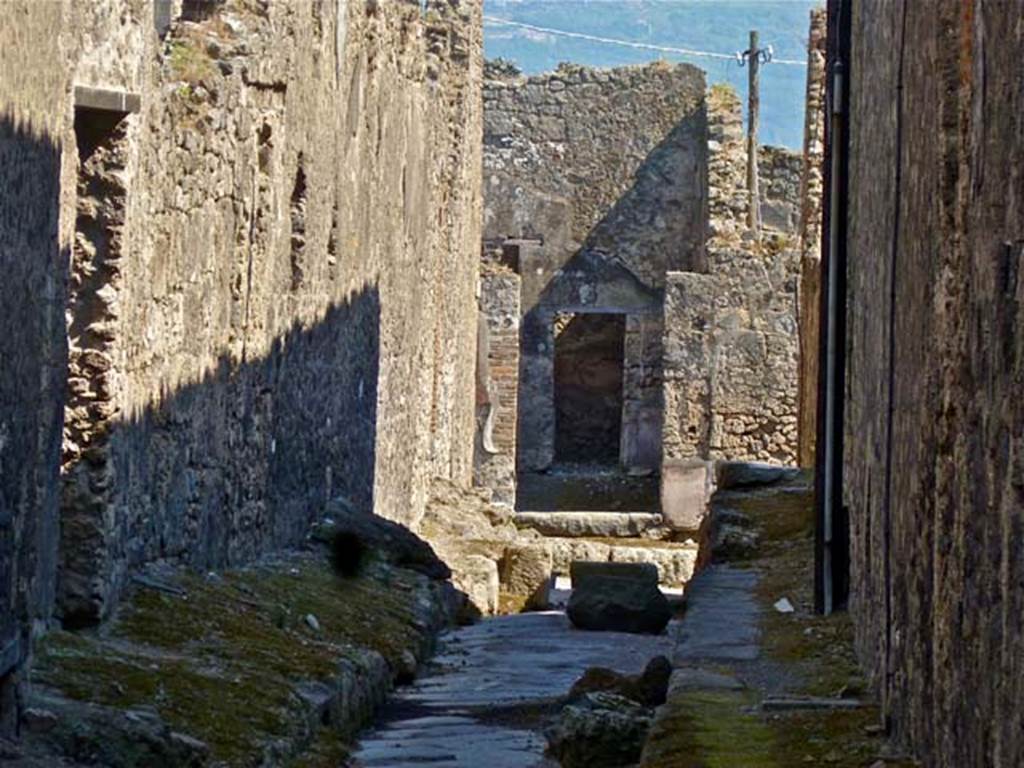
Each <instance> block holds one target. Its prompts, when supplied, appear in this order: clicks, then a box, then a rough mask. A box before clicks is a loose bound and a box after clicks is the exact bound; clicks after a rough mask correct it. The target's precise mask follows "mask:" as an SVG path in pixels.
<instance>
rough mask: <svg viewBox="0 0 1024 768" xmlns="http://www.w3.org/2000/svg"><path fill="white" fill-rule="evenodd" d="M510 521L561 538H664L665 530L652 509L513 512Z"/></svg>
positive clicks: (659, 518)
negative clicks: (650, 510) (514, 513)
mask: <svg viewBox="0 0 1024 768" xmlns="http://www.w3.org/2000/svg"><path fill="white" fill-rule="evenodd" d="M513 522H514V523H515V524H516V527H518V528H521V529H523V528H525V529H529V530H534V531H537V532H538V533H540V534H541V535H543V536H555V537H561V538H586V537H591V538H632V537H638V536H643V537H648V538H664V537H665V536H666V535H667V534H668V532H669V531H668V529H667V528H666V527H665V518H664V516H663V515H661V514H660V513H656V512H588V511H578V512H568V511H566V512H517V513H516V515H515V517H514V518H513Z"/></svg>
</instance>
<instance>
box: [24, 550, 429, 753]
mask: <svg viewBox="0 0 1024 768" xmlns="http://www.w3.org/2000/svg"><path fill="white" fill-rule="evenodd" d="M173 586H174V587H175V588H177V589H180V590H182V594H180V595H179V594H173V593H172V592H171V591H166V592H165V591H161V590H154V589H138V590H136V591H135V592H134V594H132V595H130V596H129V597H128V599H127V600H125V602H124V605H123V606H122V608H121V610H120V612H119V615H118V617H117V618H116V619H115V620H114V621H113V622H111V624H110V625H109V626H107V627H105V628H103V630H102V632H95V631H93V632H84V633H76V634H72V633H68V632H55V633H52V634H50V635H49V636H47V637H46V638H45V639H44V641H43V643H42V645H41V648H40V652H39V664H38V666H37V678H38V679H39V680H40V681H41V682H43V683H45V684H47V685H49V686H52V687H54V688H56V689H58V690H60V691H61V692H63V693H64V694H65V695H66V696H68V697H69V698H72V699H76V700H81V701H90V702H95V703H98V704H103V705H107V706H111V707H118V708H132V707H142V706H146V707H152V708H154V709H155V710H156V711H157V712H158V713H159V714H160V716H161V717H162V718H163V719H164V721H165V722H167V724H168V725H169V726H170V727H171V728H172V729H174V730H179V731H182V732H184V733H188V734H189V735H192V736H194V737H196V738H199V739H201V740H203V741H205V742H206V743H207V744H208V745H209V747H210V750H211V756H212V758H213V760H214V762H215V764H218V765H230V766H245V765H250V764H252V763H253V761H254V760H257V762H258V758H259V755H260V754H261V750H262V749H264V748H265V747H266V746H267V745H269V744H272V743H274V742H283V743H288V742H289V741H291V742H292V743H295V742H296V739H298V741H299V742H301V741H303V740H305V739H307V738H309V737H311V736H312V735H313V734H312V733H311V729H312V726H311V724H310V722H309V712H308V709H307V707H306V705H304V704H303V702H302V701H301V700H300V699H299V697H298V695H297V688H296V686H297V684H299V683H303V682H308V681H315V680H320V681H325V682H328V683H329V682H330V681H332V680H334V679H336V678H337V676H338V665H339V662H341V661H343V660H345V659H346V658H348V659H354V658H356V657H357V656H360V655H361V654H362V653H364V651H365V650H366V649H370V650H374V651H377V652H379V653H380V654H381V655H382V656H383V657H384V658H385V659H387V660H388V661H389V662H392V666H393V668H396V667H397V662H398V660H399V657H401V655H402V654H403V653H404V652H406V651H408V650H416V649H419V648H420V647H422V644H423V642H424V636H423V629H422V627H421V626H418V623H417V619H416V616H417V613H416V610H415V601H416V600H417V599H419V596H420V595H422V589H423V584H422V577H419V576H418V575H415V574H411V573H408V572H404V571H391V572H383V571H381V572H379V573H377V574H376V575H370V576H367V577H364V578H359V579H350V580H344V579H339V578H337V577H336V576H335V575H334V574H333V573H332V572H331V570H330V569H329V568H328V566H327V564H326V562H325V561H324V560H323V559H321V558H313V557H303V558H296V559H295V560H293V561H289V562H288V563H283V564H280V565H277V566H274V567H265V568H257V569H250V570H246V571H241V572H234V573H228V574H225V575H223V576H220V577H216V578H207V577H204V576H200V575H197V574H191V575H183V576H181V577H179V578H178V579H176V580H175V582H174V584H173ZM309 615H312V616H314V617H316V622H315V624H317V625H318V628H316V629H315V628H313V627H312V626H310V623H311V622H307V620H306V617H307V616H309ZM335 742H336V743H335ZM340 745H341V742H340V739H335V740H332V738H331V737H329V736H325V737H324V738H323V739H319V740H317V742H316V749H314V751H313V756H312V757H311V758H310V759H311V760H314V759H315V754H316V753H318V752H319V753H322V754H324V755H327V757H326V758H325V760H326V759H333V756H334V755H336V754H338V753H339V752H340V751H341V749H342V747H341V746H340ZM324 764H326V763H324ZM339 764H340V761H339V762H335V763H334V765H335V766H336V765H339ZM296 765H302V764H301V763H296ZM308 765H310V766H316V765H317V763H316V762H311V763H308Z"/></svg>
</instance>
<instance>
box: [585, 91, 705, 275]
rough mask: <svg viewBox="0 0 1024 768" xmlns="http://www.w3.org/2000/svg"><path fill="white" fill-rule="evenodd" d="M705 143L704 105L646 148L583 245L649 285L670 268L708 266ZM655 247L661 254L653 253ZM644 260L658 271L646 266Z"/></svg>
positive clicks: (698, 268)
mask: <svg viewBox="0 0 1024 768" xmlns="http://www.w3.org/2000/svg"><path fill="white" fill-rule="evenodd" d="M706 147H707V113H706V111H705V109H704V108H702V109H700V110H698V111H696V112H693V113H691V114H689V115H687V116H686V118H685V119H683V120H682V121H681V122H680V123H679V124H678V125H677V126H676V127H675V128H674V129H672V131H671V132H670V133H669V134H668V136H666V137H665V138H664V139H663V140H662V141H661V142H659V143H658V145H657V146H656V147H655V148H654V149H652V150H651V151H650V153H648V155H647V157H646V158H645V159H644V161H643V163H642V164H641V165H640V167H639V168H637V170H636V172H635V173H634V181H633V185H632V186H631V187H630V188H629V189H628V190H627V191H626V192H624V193H623V194H622V195H621V196H620V197H619V199H618V200H617V201H616V202H615V204H614V205H613V206H612V207H611V209H610V210H609V211H608V212H607V213H606V214H605V215H604V216H603V217H602V219H601V221H599V222H598V223H597V224H595V225H594V227H593V228H592V229H591V230H590V232H589V233H588V234H587V237H586V240H585V241H584V244H583V248H582V251H583V252H587V251H597V252H602V253H604V254H607V256H609V257H610V258H611V260H613V261H618V262H619V263H621V264H622V265H623V266H625V267H626V268H627V269H629V270H630V271H632V272H633V273H634V274H635V275H636V277H637V279H639V280H641V281H642V282H644V283H646V284H648V285H651V286H658V285H662V284H663V283H664V276H665V273H666V272H669V271H679V270H686V271H690V272H707V270H708V263H707V256H706V254H705V252H704V242H705V240H706V239H707V237H706V226H707V218H708V217H707V198H708V194H707V172H706V168H707V158H706ZM694 148H697V152H696V153H695V152H694V151H693V150H694ZM701 151H703V152H704V155H701V154H699V153H700V152H701ZM658 252H660V254H661V258H652V256H654V255H655V254H657V253H658ZM648 264H653V266H654V267H655V269H656V270H657V272H656V273H650V272H646V271H645V270H644V269H643V267H644V266H646V265H648Z"/></svg>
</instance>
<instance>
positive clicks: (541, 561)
mask: <svg viewBox="0 0 1024 768" xmlns="http://www.w3.org/2000/svg"><path fill="white" fill-rule="evenodd" d="M551 566H552V560H551V548H550V547H549V546H548V545H547V544H546V543H545V542H536V543H532V544H515V545H512V546H510V547H508V548H507V549H506V550H505V557H504V559H503V560H502V570H501V581H502V585H503V586H504V588H505V591H507V592H511V593H512V594H515V595H527V596H532V595H534V594H535V593H536V592H537V590H538V589H540V588H541V587H543V586H544V585H545V584H546V583H547V582H548V580H549V579H550V578H551V570H552V567H551Z"/></svg>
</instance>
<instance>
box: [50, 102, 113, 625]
mask: <svg viewBox="0 0 1024 768" xmlns="http://www.w3.org/2000/svg"><path fill="white" fill-rule="evenodd" d="M124 118H125V114H124V113H122V112H112V111H106V110H97V109H90V108H85V107H77V108H76V110H75V137H76V140H77V144H78V153H79V158H78V159H79V165H78V190H77V192H78V195H77V209H76V218H75V239H74V245H73V248H72V251H71V268H70V271H69V281H68V313H67V318H68V326H67V330H68V378H67V401H66V402H67V404H66V406H65V413H64V440H63V446H62V455H61V474H62V498H61V574H62V576H61V578H62V583H61V594H62V600H61V603H62V605H61V608H62V612H63V618H64V622H65V624H66V625H68V626H76V625H82V624H90V623H94V622H96V621H98V620H100V619H101V618H102V613H103V605H104V601H105V594H104V587H105V585H106V584H107V577H108V576H109V574H107V573H106V567H105V563H106V561H107V557H106V540H107V534H108V528H109V526H110V525H111V521H110V520H109V517H110V516H109V512H108V510H109V507H110V505H111V504H112V495H113V491H112V489H113V487H114V482H113V466H112V462H111V460H110V452H109V444H110V438H111V433H112V431H113V422H114V420H115V419H116V417H117V414H118V410H119V408H118V405H117V397H116V390H117V386H116V376H117V374H116V371H115V369H114V346H115V344H116V342H117V337H118V330H119V329H118V321H119V312H120V308H119V293H120V283H121V270H122V257H123V253H124V247H123V246H124V242H123V232H124V224H125V209H126V200H127V189H126V187H125V178H126V176H125V168H126V165H127V160H128V152H127V150H128V141H127V123H126V122H125V119H124Z"/></svg>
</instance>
